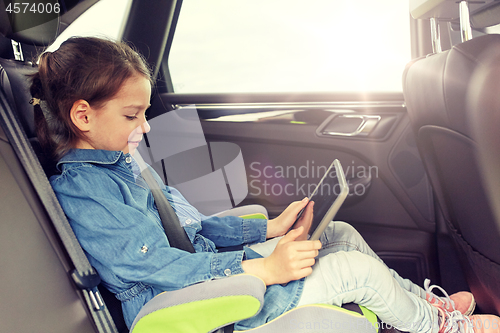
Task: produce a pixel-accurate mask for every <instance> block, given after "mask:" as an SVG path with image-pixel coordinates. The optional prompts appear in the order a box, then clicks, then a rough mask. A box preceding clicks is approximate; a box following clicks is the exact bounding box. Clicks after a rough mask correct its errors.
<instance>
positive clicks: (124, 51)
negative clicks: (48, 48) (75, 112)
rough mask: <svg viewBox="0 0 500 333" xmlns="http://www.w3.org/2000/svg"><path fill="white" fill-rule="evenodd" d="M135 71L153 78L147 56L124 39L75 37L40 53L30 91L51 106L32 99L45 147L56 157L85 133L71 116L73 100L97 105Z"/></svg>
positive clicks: (109, 96)
mask: <svg viewBox="0 0 500 333" xmlns="http://www.w3.org/2000/svg"><path fill="white" fill-rule="evenodd" d="M136 74H142V75H144V76H145V77H146V78H147V79H149V80H151V71H150V69H149V68H148V66H147V64H146V62H145V60H144V59H143V58H142V57H141V55H139V54H138V53H137V52H135V51H134V50H133V49H132V48H131V47H130V46H129V45H127V44H125V43H121V42H112V41H109V40H105V39H100V38H94V37H74V38H70V39H68V40H67V41H65V42H64V43H62V44H61V46H60V47H59V49H58V50H57V51H54V52H46V53H44V54H42V55H41V57H40V59H39V64H38V73H36V74H34V75H33V77H32V84H31V88H30V92H31V95H32V96H33V98H35V99H39V100H41V101H44V102H45V105H46V106H47V107H44V108H43V110H42V107H41V106H40V105H36V104H37V103H34V104H35V125H36V130H37V136H38V140H39V141H40V144H41V146H42V148H43V150H44V153H45V154H48V155H49V156H50V158H51V159H52V160H54V161H58V160H59V159H60V158H61V157H62V156H64V154H66V153H67V152H68V150H69V149H71V148H73V147H74V144H75V143H76V140H77V139H78V138H79V137H81V133H80V131H79V129H78V128H77V127H76V126H75V125H74V124H73V122H72V121H71V118H70V110H71V107H72V106H73V103H74V102H76V101H78V100H80V99H83V100H85V101H87V102H88V103H89V104H90V105H91V106H92V107H94V108H99V107H101V106H103V105H104V104H105V103H106V102H107V101H108V100H110V99H111V98H112V97H113V96H115V95H116V94H117V93H118V91H119V89H120V88H121V86H122V85H123V83H124V82H125V81H126V80H127V79H128V78H130V77H132V76H134V75H136ZM49 156H47V157H49Z"/></svg>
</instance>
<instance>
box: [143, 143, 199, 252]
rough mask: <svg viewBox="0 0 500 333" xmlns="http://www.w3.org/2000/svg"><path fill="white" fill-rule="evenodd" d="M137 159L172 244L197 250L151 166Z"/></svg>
mask: <svg viewBox="0 0 500 333" xmlns="http://www.w3.org/2000/svg"><path fill="white" fill-rule="evenodd" d="M136 154H137V152H136ZM136 161H138V163H139V165H140V167H141V170H142V172H141V175H142V178H144V180H145V181H146V183H147V184H148V186H149V188H150V189H151V192H152V193H153V197H154V200H155V203H156V208H157V209H158V213H159V214H160V219H161V223H162V224H163V229H165V234H166V235H167V239H168V242H169V243H170V246H172V247H176V248H178V249H180V250H184V251H187V252H190V253H195V252H196V251H195V250H194V247H193V244H192V243H191V241H190V240H189V238H188V236H187V234H186V231H185V230H184V228H183V227H181V223H180V221H179V217H178V216H177V214H175V212H174V209H173V208H172V205H170V202H168V199H167V197H166V196H165V194H164V193H163V191H162V190H161V189H160V187H159V186H158V183H157V182H156V180H155V179H154V177H153V174H152V173H151V170H149V167H148V166H147V165H145V163H144V164H143V161H142V158H138V159H136ZM141 164H143V165H141Z"/></svg>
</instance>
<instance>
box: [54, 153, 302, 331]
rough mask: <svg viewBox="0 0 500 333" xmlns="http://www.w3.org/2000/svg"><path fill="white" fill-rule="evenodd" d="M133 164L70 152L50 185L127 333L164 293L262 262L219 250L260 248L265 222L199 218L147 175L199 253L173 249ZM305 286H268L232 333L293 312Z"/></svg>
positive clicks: (115, 156) (125, 158)
mask: <svg viewBox="0 0 500 333" xmlns="http://www.w3.org/2000/svg"><path fill="white" fill-rule="evenodd" d="M135 163H136V162H135V161H134V159H133V158H132V157H131V156H130V155H129V154H124V153H123V152H121V151H106V150H92V149H73V150H71V151H70V152H69V153H68V154H66V155H65V156H64V157H63V158H62V159H61V160H60V161H59V163H58V168H59V170H60V171H61V174H60V175H56V176H52V177H51V178H50V182H51V185H52V187H53V188H54V191H55V193H56V196H57V198H58V200H59V202H60V204H61V206H62V208H63V210H64V212H65V213H66V215H67V217H68V220H69V222H70V224H71V227H72V228H73V230H74V232H75V235H76V237H77V238H78V240H79V242H80V244H81V246H82V248H83V249H84V251H85V254H86V255H87V257H88V259H89V261H90V263H91V265H92V266H93V267H94V268H95V269H96V270H97V271H98V272H99V275H100V277H101V279H102V281H103V283H104V285H105V286H106V287H107V288H108V289H109V290H110V291H111V292H113V293H114V294H115V296H116V298H118V299H119V300H120V301H121V302H122V309H123V314H124V317H125V322H126V324H127V326H128V327H130V326H131V324H132V322H133V320H134V318H135V317H136V315H137V313H138V312H139V310H140V309H141V308H142V306H143V305H144V304H146V303H147V302H148V301H149V300H151V299H152V298H153V297H154V296H156V295H158V294H160V293H162V292H164V291H172V290H177V289H181V288H184V287H187V286H189V285H192V284H195V283H199V282H203V281H208V280H212V279H217V278H223V277H226V276H230V275H234V274H241V273H244V271H243V269H242V267H241V261H242V260H243V259H253V258H257V257H259V255H258V254H257V253H256V252H254V251H252V250H251V249H249V248H247V247H245V248H244V250H241V251H230V252H218V251H217V247H227V246H235V245H242V244H249V243H256V242H263V241H265V240H266V232H267V221H266V220H262V219H242V218H240V217H235V216H226V217H209V216H205V215H203V214H201V213H200V212H198V210H197V209H196V208H194V207H193V206H191V205H190V204H189V203H188V202H187V200H186V199H184V197H183V196H182V195H181V193H180V192H179V191H177V190H176V189H174V188H172V187H168V186H165V185H164V184H163V182H162V181H161V178H160V177H159V176H158V175H157V174H156V173H155V172H154V170H152V169H151V168H150V169H151V171H152V173H153V175H154V177H155V179H156V180H157V182H158V184H159V185H160V188H162V190H163V193H164V194H165V196H166V197H167V199H168V200H169V202H170V204H171V205H172V208H173V209H174V211H175V212H176V214H177V216H178V217H179V220H180V222H181V225H182V226H183V227H184V230H185V231H186V234H187V235H188V237H189V239H190V240H191V242H192V243H193V247H194V248H195V251H196V253H189V252H186V251H183V250H179V249H177V248H173V247H170V245H169V242H168V239H167V236H166V235H165V232H164V229H163V225H162V223H161V220H160V216H159V213H158V210H157V209H156V206H155V203H154V200H153V195H152V193H151V191H150V190H149V187H148V186H147V184H146V183H145V181H144V179H143V178H142V176H140V175H138V174H137V168H136V164H135ZM134 169H135V170H136V173H134ZM302 287H303V280H299V281H292V282H290V283H288V284H287V285H286V286H282V285H272V286H269V287H268V288H267V290H266V294H265V296H264V299H265V301H264V307H263V309H262V310H261V312H260V313H259V314H257V315H256V316H254V317H252V318H249V319H246V320H243V321H240V322H239V323H238V324H237V325H236V327H237V328H238V329H249V328H253V327H257V326H260V325H262V324H264V323H265V322H268V321H270V320H272V319H274V318H276V317H278V316H279V315H281V314H282V313H284V312H285V311H287V310H289V309H291V308H293V307H295V306H296V304H297V303H298V301H299V298H300V294H301V292H302Z"/></svg>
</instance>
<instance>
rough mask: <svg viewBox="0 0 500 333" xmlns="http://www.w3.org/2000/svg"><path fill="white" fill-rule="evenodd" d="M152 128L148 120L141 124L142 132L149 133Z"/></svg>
mask: <svg viewBox="0 0 500 333" xmlns="http://www.w3.org/2000/svg"><path fill="white" fill-rule="evenodd" d="M150 130H151V126H149V123H148V122H147V121H145V122H144V123H142V125H141V131H142V133H148V132H149V131H150Z"/></svg>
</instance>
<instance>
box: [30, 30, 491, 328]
mask: <svg viewBox="0 0 500 333" xmlns="http://www.w3.org/2000/svg"><path fill="white" fill-rule="evenodd" d="M31 93H32V95H33V101H34V103H33V104H34V105H35V116H36V123H37V132H38V137H39V140H40V143H41V144H42V146H43V147H44V149H45V151H46V153H47V154H49V155H50V156H51V157H52V158H53V159H55V160H56V161H57V168H58V170H59V174H57V175H54V176H52V177H51V178H50V181H51V184H52V186H53V188H54V191H55V193H56V195H57V198H58V199H59V202H60V203H61V206H62V208H63V209H64V212H65V213H66V215H67V217H68V220H69V222H70V224H71V226H72V228H73V230H74V232H75V235H76V236H77V238H78V240H79V242H80V243H81V245H82V248H83V249H84V250H85V253H86V255H87V257H88V259H89V261H90V263H91V264H92V265H93V266H94V267H95V268H96V269H97V271H98V272H99V275H100V276H101V279H102V281H103V283H104V285H105V286H106V287H107V288H108V289H109V290H110V291H111V292H113V293H114V294H115V296H116V298H118V299H119V300H120V301H121V302H122V308H123V313H124V317H125V321H126V323H127V325H128V326H129V327H130V325H131V324H132V322H133V320H134V318H135V316H136V315H137V313H138V312H139V310H140V309H141V307H142V306H143V305H144V304H146V303H147V302H148V301H149V300H151V299H152V298H153V297H155V296H156V295H158V294H159V293H162V292H164V291H170V290H177V289H181V288H184V287H186V286H189V285H192V284H195V283H199V282H203V281H207V280H211V279H216V278H223V277H226V276H230V275H234V274H240V273H250V274H254V275H257V276H258V277H260V278H261V279H262V280H263V281H264V282H265V283H266V285H267V286H268V288H267V291H266V294H265V300H264V307H263V309H262V310H261V312H260V313H258V314H257V315H256V316H254V317H252V318H249V319H246V320H243V321H240V322H239V323H237V325H236V327H237V328H240V329H243V328H252V327H257V326H260V325H263V324H264V323H266V322H268V321H270V320H272V319H274V318H276V317H278V316H280V315H281V314H283V313H284V312H286V311H288V310H290V309H292V308H294V307H296V306H298V305H303V304H310V303H328V304H334V305H342V304H343V303H348V302H356V303H358V304H361V305H364V306H366V307H367V308H369V309H370V310H372V311H374V312H375V313H376V314H377V315H378V316H379V317H380V318H381V319H382V320H384V321H385V322H386V323H389V324H392V325H394V326H396V327H398V326H399V327H401V328H408V330H409V331H411V332H433V333H435V332H448V331H450V330H451V329H452V328H453V327H455V326H456V325H458V326H457V327H459V328H458V330H455V331H454V332H465V329H472V328H473V327H474V326H478V325H476V324H477V323H478V322H480V323H484V321H485V320H488V321H490V322H496V323H497V325H496V327H497V329H489V330H486V329H485V327H493V326H494V325H488V326H486V325H481V327H482V328H477V327H474V332H476V333H477V332H500V328H498V326H499V325H498V318H497V317H494V316H472V317H467V316H466V315H467V314H470V313H471V312H472V310H473V308H474V304H475V303H474V300H473V297H472V295H471V294H470V293H458V294H455V295H452V297H451V299H452V300H453V301H454V303H453V302H452V303H447V302H444V301H443V300H441V299H436V297H435V295H433V294H432V288H433V287H428V288H427V290H424V289H422V288H420V287H419V286H417V285H415V284H413V283H412V282H410V281H409V280H405V279H403V278H401V277H400V276H399V275H398V274H397V273H396V272H394V271H393V270H390V269H389V268H387V266H385V264H384V263H383V262H382V261H381V260H380V259H379V258H378V256H377V255H376V254H375V253H374V252H373V251H372V250H371V249H370V248H369V246H368V245H367V244H366V243H365V241H364V240H363V238H362V237H361V236H360V235H359V234H358V233H357V232H356V230H354V229H353V228H352V227H351V226H349V225H348V224H346V223H342V222H335V223H331V225H330V227H329V228H328V229H327V231H326V232H325V233H324V234H323V236H322V237H321V239H320V241H309V240H307V230H308V228H309V226H310V224H311V220H312V210H313V203H312V202H311V203H309V204H308V201H307V199H304V200H302V201H298V202H293V203H292V204H290V205H289V206H288V207H287V208H286V209H285V210H284V211H283V213H282V214H280V215H279V216H278V217H277V218H275V219H270V220H262V219H242V218H240V217H235V216H226V217H213V216H211V217H209V216H204V215H203V214H201V213H199V212H198V211H197V210H196V208H194V207H193V206H192V205H190V204H189V203H188V202H187V201H186V200H185V199H184V198H183V197H182V195H181V194H180V193H179V191H177V190H176V189H174V188H172V187H167V186H165V185H164V184H163V183H162V182H161V180H160V177H158V175H156V174H155V173H154V171H153V170H152V169H151V171H152V172H153V174H154V176H155V179H156V181H157V182H158V185H159V186H160V188H161V189H162V190H163V193H164V195H165V196H166V197H167V199H168V201H169V202H170V204H171V205H172V207H173V209H174V211H175V213H176V215H177V216H178V218H179V221H180V223H181V225H182V226H183V228H184V230H185V232H186V234H187V236H188V238H189V240H190V241H191V243H192V244H193V247H194V249H195V253H190V252H186V251H183V250H180V249H178V248H175V247H171V246H170V243H169V240H168V235H165V231H164V230H163V227H162V223H161V220H160V217H159V214H158V210H157V208H156V206H155V203H154V198H153V196H152V193H151V190H150V189H149V187H148V186H147V184H146V182H145V181H144V179H143V178H142V175H141V173H140V167H139V166H138V164H137V162H136V161H135V159H134V158H133V155H134V153H135V150H136V148H137V146H138V144H139V142H140V141H141V140H142V138H143V135H144V134H145V133H147V132H149V131H150V127H149V125H148V123H147V122H146V118H145V113H146V110H147V108H148V107H149V100H150V97H151V78H150V71H149V69H148V67H147V66H146V64H145V62H144V60H143V59H142V58H141V57H140V56H139V55H138V54H137V53H136V52H135V51H133V50H132V49H131V48H130V47H129V46H128V45H126V44H123V43H115V42H111V41H106V40H102V39H97V38H72V39H69V40H68V41H66V42H65V43H63V44H62V45H61V47H60V48H59V50H57V51H55V52H53V53H45V54H43V55H42V56H41V58H40V61H39V72H38V73H37V74H36V75H34V76H33V83H32V86H31ZM306 206H307V208H306V210H305V213H304V214H303V216H302V218H301V220H300V221H299V227H298V228H297V229H294V230H291V231H289V232H287V231H288V230H289V228H290V226H291V225H292V224H293V223H294V221H295V219H296V217H297V214H298V213H299V211H300V210H301V209H302V208H304V207H306ZM278 236H283V237H282V238H281V239H280V238H276V237H278ZM272 238H276V239H275V240H274V241H267V242H266V240H267V239H272ZM251 243H261V244H257V245H255V246H245V247H243V249H241V250H237V251H228V252H219V251H218V248H219V247H229V246H237V245H246V244H251ZM431 301H432V302H433V304H431V303H430V302H431ZM453 325H455V326H453ZM478 327H479V326H478ZM450 332H451V331H450Z"/></svg>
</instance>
